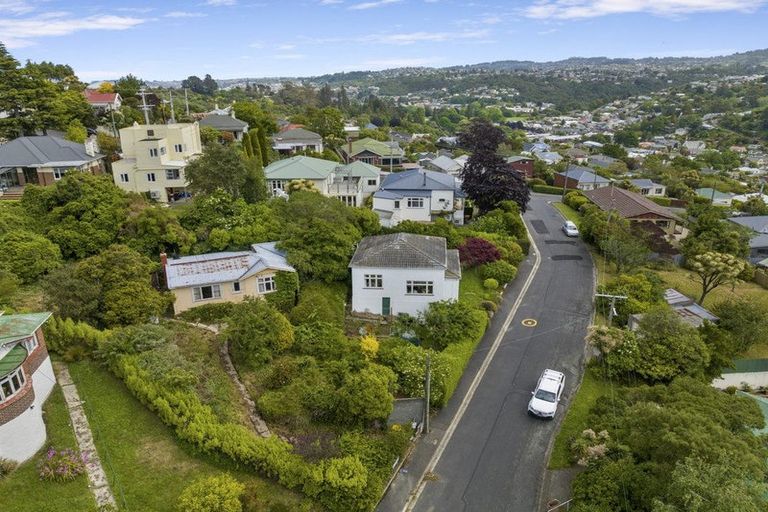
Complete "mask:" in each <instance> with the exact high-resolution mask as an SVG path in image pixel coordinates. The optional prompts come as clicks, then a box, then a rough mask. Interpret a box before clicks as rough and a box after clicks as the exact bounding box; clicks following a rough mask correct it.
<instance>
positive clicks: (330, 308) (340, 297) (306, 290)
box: [290, 281, 346, 327]
mask: <svg viewBox="0 0 768 512" xmlns="http://www.w3.org/2000/svg"><path fill="white" fill-rule="evenodd" d="M345 298H346V288H345V287H336V286H334V285H332V284H327V283H321V282H316V281H315V282H309V283H306V284H304V286H302V288H301V294H300V296H299V303H298V304H297V305H296V307H294V308H293V309H292V310H291V313H290V318H291V321H292V322H293V324H294V325H301V324H305V323H313V322H324V323H329V324H333V325H336V326H338V327H343V326H344V299H345Z"/></svg>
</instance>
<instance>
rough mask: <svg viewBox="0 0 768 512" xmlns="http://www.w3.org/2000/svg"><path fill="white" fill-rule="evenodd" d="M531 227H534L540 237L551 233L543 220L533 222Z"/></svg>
mask: <svg viewBox="0 0 768 512" xmlns="http://www.w3.org/2000/svg"><path fill="white" fill-rule="evenodd" d="M531 226H533V229H534V231H536V232H537V233H538V234H540V235H546V234H548V233H549V230H548V229H547V225H546V224H544V221H543V220H532V221H531Z"/></svg>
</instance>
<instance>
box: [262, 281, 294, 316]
mask: <svg viewBox="0 0 768 512" xmlns="http://www.w3.org/2000/svg"><path fill="white" fill-rule="evenodd" d="M274 278H275V291H274V292H272V293H269V294H267V295H265V296H264V297H265V298H266V299H267V302H269V303H270V304H272V305H273V306H275V307H276V308H277V309H279V310H280V311H282V312H283V313H288V312H289V311H290V310H291V308H293V307H294V306H295V305H296V297H297V295H298V292H299V275H298V274H297V273H296V272H283V271H280V272H277V273H275V276H274Z"/></svg>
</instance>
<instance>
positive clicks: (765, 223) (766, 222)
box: [728, 215, 768, 234]
mask: <svg viewBox="0 0 768 512" xmlns="http://www.w3.org/2000/svg"><path fill="white" fill-rule="evenodd" d="M728 220H729V221H731V222H733V223H735V224H739V225H741V226H746V227H748V228H749V229H751V230H752V231H754V232H756V233H763V234H768V215H754V216H750V217H731V218H729V219H728Z"/></svg>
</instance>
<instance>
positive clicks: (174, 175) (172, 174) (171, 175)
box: [165, 169, 181, 180]
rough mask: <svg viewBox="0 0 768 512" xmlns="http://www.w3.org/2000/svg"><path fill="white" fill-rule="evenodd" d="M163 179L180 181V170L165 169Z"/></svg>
mask: <svg viewBox="0 0 768 512" xmlns="http://www.w3.org/2000/svg"><path fill="white" fill-rule="evenodd" d="M165 179H167V180H180V179H181V170H180V169H166V170H165Z"/></svg>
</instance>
